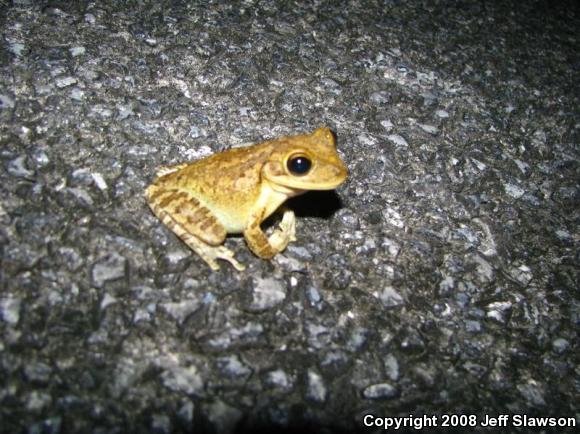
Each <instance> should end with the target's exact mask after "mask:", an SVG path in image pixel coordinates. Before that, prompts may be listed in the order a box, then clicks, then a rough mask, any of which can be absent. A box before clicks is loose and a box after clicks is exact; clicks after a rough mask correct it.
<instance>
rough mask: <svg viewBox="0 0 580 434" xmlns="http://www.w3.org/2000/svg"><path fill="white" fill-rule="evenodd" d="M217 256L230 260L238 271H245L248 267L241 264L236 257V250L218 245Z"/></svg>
mask: <svg viewBox="0 0 580 434" xmlns="http://www.w3.org/2000/svg"><path fill="white" fill-rule="evenodd" d="M215 257H216V258H218V259H223V260H224V261H228V262H229V263H230V264H232V265H233V267H234V268H235V269H236V270H238V271H243V270H245V269H246V266H245V265H244V264H241V263H240V262H238V261H237V260H236V258H234V252H232V251H231V250H230V249H228V248H226V247H223V246H220V247H218V248H217V249H216V251H215Z"/></svg>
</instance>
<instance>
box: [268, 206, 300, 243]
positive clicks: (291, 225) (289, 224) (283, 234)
mask: <svg viewBox="0 0 580 434" xmlns="http://www.w3.org/2000/svg"><path fill="white" fill-rule="evenodd" d="M283 212H284V215H283V216H282V221H281V222H280V225H279V226H278V229H276V230H275V231H274V233H273V234H272V235H270V237H268V243H270V245H271V246H272V248H273V249H274V250H276V251H277V252H281V251H282V250H284V249H285V248H286V246H288V243H289V242H290V241H296V216H295V215H294V211H292V210H291V209H288V208H285V209H284V210H283Z"/></svg>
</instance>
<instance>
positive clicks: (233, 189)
mask: <svg viewBox="0 0 580 434" xmlns="http://www.w3.org/2000/svg"><path fill="white" fill-rule="evenodd" d="M297 156H299V157H303V158H306V159H308V160H309V161H310V163H311V166H310V168H309V170H308V171H307V172H306V173H302V174H297V173H292V171H291V169H290V168H289V167H288V166H289V164H288V161H289V160H292V159H294V158H295V157H297ZM346 177H347V169H346V166H345V165H344V163H343V162H342V161H341V160H340V157H339V156H338V154H337V152H336V144H335V140H334V136H333V134H332V133H331V131H330V130H329V129H328V128H319V129H317V130H316V131H314V132H313V133H312V134H307V135H298V136H289V137H282V138H280V139H277V140H272V141H268V142H264V143H260V144H257V145H252V146H249V147H246V148H237V149H231V150H228V151H225V152H221V153H218V154H214V155H211V156H210V157H207V158H204V159H201V160H197V161H193V162H191V163H184V164H178V165H176V166H168V167H163V168H161V169H160V170H159V171H158V173H157V178H156V179H155V181H154V182H153V184H151V185H150V186H149V187H148V188H147V190H146V198H147V201H148V203H149V206H150V207H151V209H152V210H153V213H154V214H155V215H156V216H157V217H158V218H159V219H160V220H161V221H162V222H163V223H165V224H166V225H167V226H168V227H169V228H170V229H171V230H172V231H173V232H174V233H175V234H176V235H177V236H178V237H180V238H181V239H182V240H183V241H184V242H185V243H186V244H187V245H188V246H189V247H190V248H191V249H192V250H194V251H195V252H196V253H197V254H198V255H200V256H201V257H202V258H203V259H204V260H205V261H206V262H207V263H208V265H209V266H210V267H211V268H212V269H214V270H217V269H219V266H218V264H217V261H216V259H223V260H226V261H228V262H230V263H231V264H232V265H233V266H234V267H235V268H236V269H238V270H243V269H244V266H243V265H242V264H240V263H239V262H238V261H236V259H235V258H234V257H233V253H232V252H231V251H230V250H228V249H227V248H225V247H224V246H221V244H222V243H223V242H224V239H225V237H226V234H232V233H243V234H244V238H245V240H246V242H247V244H248V246H249V248H250V249H251V250H252V252H254V254H256V255H257V256H259V257H260V258H265V259H268V258H272V257H273V256H274V255H276V254H277V253H278V252H281V251H282V250H284V249H285V248H286V246H287V245H288V243H289V242H290V241H294V240H295V228H296V225H295V217H294V213H293V212H292V211H290V210H287V209H286V210H284V215H283V218H282V221H281V223H280V227H279V228H278V229H277V230H276V231H274V233H273V234H272V235H270V236H269V237H267V236H266V235H265V234H264V232H263V231H262V229H261V228H260V224H261V223H262V222H263V221H264V220H265V219H266V218H267V217H268V216H270V215H271V214H272V213H273V212H274V211H276V209H278V208H279V207H280V205H281V204H282V203H283V202H284V201H285V200H286V199H288V198H290V197H293V196H297V195H299V194H302V193H304V192H306V191H308V190H331V189H334V188H336V187H337V186H338V185H340V184H341V183H342V182H344V180H345V179H346Z"/></svg>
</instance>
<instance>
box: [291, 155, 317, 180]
mask: <svg viewBox="0 0 580 434" xmlns="http://www.w3.org/2000/svg"><path fill="white" fill-rule="evenodd" d="M286 166H287V167H288V171H289V172H290V173H291V174H292V175H298V176H300V175H306V174H307V173H308V172H309V171H310V168H311V167H312V161H310V159H309V158H308V157H305V156H304V155H296V156H295V157H292V158H290V159H289V160H288V162H287V163H286Z"/></svg>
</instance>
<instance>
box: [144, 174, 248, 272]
mask: <svg viewBox="0 0 580 434" xmlns="http://www.w3.org/2000/svg"><path fill="white" fill-rule="evenodd" d="M146 195H147V201H148V203H149V206H150V208H151V210H152V211H153V213H154V214H155V215H156V216H157V217H158V218H159V220H161V221H162V222H163V223H164V224H165V225H167V227H168V228H169V229H171V230H172V231H173V232H174V233H175V235H177V236H178V237H179V238H181V240H182V241H183V242H184V243H185V244H187V246H188V247H189V248H190V249H191V250H193V251H194V252H195V253H197V254H198V255H199V256H201V258H202V259H203V260H204V261H205V262H207V264H208V265H209V266H210V267H211V268H212V269H213V270H218V269H219V265H218V263H217V261H216V260H217V259H223V260H225V261H228V262H229V263H230V264H232V265H233V266H234V267H235V268H236V269H237V270H243V269H245V267H244V265H242V264H240V263H239V262H238V261H236V259H235V258H234V254H233V252H232V251H230V250H229V249H227V248H226V247H224V246H221V245H220V244H221V243H223V242H224V239H225V237H226V231H225V229H224V228H223V226H222V225H221V224H220V223H219V222H218V221H217V219H216V218H215V217H214V216H213V215H212V214H211V212H210V211H209V210H208V209H207V208H206V207H204V206H203V205H202V204H201V203H199V201H198V200H197V199H196V198H195V197H193V196H192V195H191V194H189V193H187V192H185V191H182V190H178V189H160V188H158V187H157V186H156V185H155V184H153V185H152V186H150V187H149V188H148V189H147V193H146Z"/></svg>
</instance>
